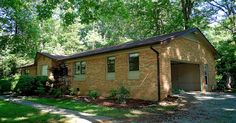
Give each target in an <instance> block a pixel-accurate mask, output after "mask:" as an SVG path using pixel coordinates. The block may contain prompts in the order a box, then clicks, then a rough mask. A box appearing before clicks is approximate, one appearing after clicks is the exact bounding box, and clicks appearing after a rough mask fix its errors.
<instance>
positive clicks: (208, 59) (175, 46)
mask: <svg viewBox="0 0 236 123" xmlns="http://www.w3.org/2000/svg"><path fill="white" fill-rule="evenodd" d="M156 49H157V50H158V51H159V52H160V74H161V98H162V99H163V98H164V97H166V96H167V95H168V94H171V87H172V85H171V61H172V60H173V61H182V62H186V63H193V64H199V65H200V81H201V88H202V91H203V92H204V91H205V90H206V87H205V84H204V83H205V82H204V69H203V68H204V64H208V66H209V82H208V88H207V89H208V90H211V88H214V87H215V84H216V81H215V72H216V71H215V61H214V54H213V52H212V51H211V49H210V48H209V47H208V46H207V45H206V42H204V41H200V42H194V41H191V40H187V39H185V38H178V39H175V40H174V41H171V42H170V43H168V44H163V45H162V46H161V48H160V46H156Z"/></svg>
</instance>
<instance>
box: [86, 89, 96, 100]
mask: <svg viewBox="0 0 236 123" xmlns="http://www.w3.org/2000/svg"><path fill="white" fill-rule="evenodd" d="M88 96H89V97H90V98H92V99H97V97H98V96H99V95H98V92H97V91H95V90H89V92H88Z"/></svg>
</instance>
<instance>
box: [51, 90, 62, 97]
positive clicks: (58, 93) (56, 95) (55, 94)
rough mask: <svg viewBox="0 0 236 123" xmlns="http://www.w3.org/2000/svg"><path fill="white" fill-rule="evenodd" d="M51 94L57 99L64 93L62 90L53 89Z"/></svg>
mask: <svg viewBox="0 0 236 123" xmlns="http://www.w3.org/2000/svg"><path fill="white" fill-rule="evenodd" d="M50 94H51V95H53V96H55V97H61V96H62V94H63V92H62V90H61V88H51V90H50Z"/></svg>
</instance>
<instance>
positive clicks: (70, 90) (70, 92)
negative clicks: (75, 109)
mask: <svg viewBox="0 0 236 123" xmlns="http://www.w3.org/2000/svg"><path fill="white" fill-rule="evenodd" d="M69 94H70V95H71V96H73V95H75V94H76V90H75V89H74V88H70V89H69Z"/></svg>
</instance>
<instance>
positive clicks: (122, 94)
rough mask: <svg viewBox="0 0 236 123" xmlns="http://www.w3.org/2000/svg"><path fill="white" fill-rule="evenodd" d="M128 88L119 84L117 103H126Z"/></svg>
mask: <svg viewBox="0 0 236 123" xmlns="http://www.w3.org/2000/svg"><path fill="white" fill-rule="evenodd" d="M129 94H130V92H129V90H128V89H126V88H125V87H124V86H121V87H120V88H119V89H118V90H117V94H116V98H117V101H118V102H119V103H126V101H127V99H128V98H129Z"/></svg>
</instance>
